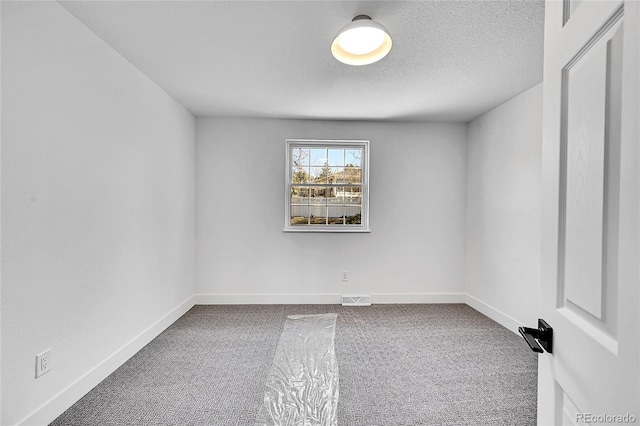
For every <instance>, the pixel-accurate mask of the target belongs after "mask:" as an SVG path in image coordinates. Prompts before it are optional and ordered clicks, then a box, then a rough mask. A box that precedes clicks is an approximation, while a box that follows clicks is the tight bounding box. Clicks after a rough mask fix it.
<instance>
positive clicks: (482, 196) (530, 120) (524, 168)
mask: <svg viewBox="0 0 640 426" xmlns="http://www.w3.org/2000/svg"><path fill="white" fill-rule="evenodd" d="M468 130H469V135H468V154H467V167H468V168H467V255H466V289H467V293H468V294H469V298H468V301H467V302H468V303H469V304H470V305H471V306H473V307H474V308H476V309H478V310H480V311H481V312H483V313H485V314H487V315H489V316H491V317H492V318H494V319H496V320H498V321H499V322H501V323H502V324H503V325H507V326H509V328H511V329H517V326H518V325H525V324H527V325H528V326H530V327H534V326H536V324H537V307H538V297H539V294H538V290H539V282H540V226H541V223H540V220H541V218H540V215H541V211H540V196H541V195H540V173H541V170H540V167H541V142H542V84H539V85H537V86H535V87H533V88H531V89H529V90H527V91H526V92H524V93H522V94H520V95H519V96H517V97H515V98H513V99H511V100H509V101H507V102H506V103H504V104H502V105H500V106H499V107H497V108H495V109H494V110H492V111H489V112H487V113H486V114H484V115H482V116H480V117H478V118H476V119H475V120H473V121H472V122H471V123H469V129H468Z"/></svg>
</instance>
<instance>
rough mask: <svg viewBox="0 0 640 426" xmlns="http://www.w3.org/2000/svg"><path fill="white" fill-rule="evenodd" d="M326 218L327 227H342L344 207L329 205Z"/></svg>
mask: <svg viewBox="0 0 640 426" xmlns="http://www.w3.org/2000/svg"><path fill="white" fill-rule="evenodd" d="M327 216H328V221H329V225H343V224H344V206H342V205H338V206H335V205H331V204H329V206H328V207H327Z"/></svg>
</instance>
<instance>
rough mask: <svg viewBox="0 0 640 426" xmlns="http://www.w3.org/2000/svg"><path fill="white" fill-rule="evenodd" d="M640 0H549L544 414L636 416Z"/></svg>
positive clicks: (639, 392) (597, 418) (639, 418)
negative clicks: (549, 339) (548, 345)
mask: <svg viewBox="0 0 640 426" xmlns="http://www.w3.org/2000/svg"><path fill="white" fill-rule="evenodd" d="M639 21H640V2H638V1H618V0H609V1H605V0H602V1H589V0H581V1H578V0H573V1H572V0H564V1H560V0H556V1H547V3H546V16H545V45H544V47H545V61H544V116H543V117H544V132H543V154H542V161H543V163H542V176H543V194H542V200H543V228H542V283H541V300H540V303H541V318H543V319H544V320H546V322H547V323H549V325H550V326H551V327H553V332H554V339H553V348H552V351H553V353H551V354H549V353H544V354H541V355H540V356H539V378H538V407H539V409H538V423H539V424H541V425H560V424H594V423H601V424H602V423H604V424H625V423H636V424H640V413H639V405H640V384H639V370H640V357H639V349H638V347H639V340H640V333H639V331H638V329H639V328H640V316H639V315H638V311H639V306H638V305H639V302H640V294H639V290H638V287H639V283H640V278H639V276H640V268H639V266H638V265H639V262H640V249H639V241H640V227H639V221H640V218H639V216H640V208H639V202H640V201H639V199H640V189H639V188H640V186H639V178H638V177H639V163H640V150H639V148H638V145H639V139H638V138H639V131H638V127H639V126H638V123H639V122H640V110H639V107H638V103H639V98H640V88H639V80H640V77H639V75H640V69H639V66H638V58H639V56H640V36H639V35H638V32H639V30H638V27H639Z"/></svg>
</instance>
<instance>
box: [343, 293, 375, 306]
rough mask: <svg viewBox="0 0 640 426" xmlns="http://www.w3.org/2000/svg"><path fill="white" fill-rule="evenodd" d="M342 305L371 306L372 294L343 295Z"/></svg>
mask: <svg viewBox="0 0 640 426" xmlns="http://www.w3.org/2000/svg"><path fill="white" fill-rule="evenodd" d="M342 306H371V296H368V295H364V296H342Z"/></svg>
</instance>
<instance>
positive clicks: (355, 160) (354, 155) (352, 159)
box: [345, 149, 362, 167]
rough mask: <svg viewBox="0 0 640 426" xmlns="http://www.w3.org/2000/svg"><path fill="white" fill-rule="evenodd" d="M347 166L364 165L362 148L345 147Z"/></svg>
mask: <svg viewBox="0 0 640 426" xmlns="http://www.w3.org/2000/svg"><path fill="white" fill-rule="evenodd" d="M345 162H346V164H345V166H353V167H362V149H345Z"/></svg>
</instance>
